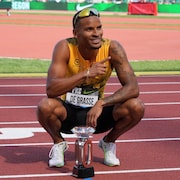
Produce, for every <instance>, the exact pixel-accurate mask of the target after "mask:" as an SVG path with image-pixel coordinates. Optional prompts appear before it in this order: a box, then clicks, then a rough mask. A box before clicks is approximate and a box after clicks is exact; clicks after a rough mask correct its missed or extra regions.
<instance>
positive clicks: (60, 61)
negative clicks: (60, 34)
mask: <svg viewBox="0 0 180 180" xmlns="http://www.w3.org/2000/svg"><path fill="white" fill-rule="evenodd" d="M68 61H69V48H68V45H67V41H66V40H62V41H60V42H58V43H57V44H56V46H55V47H54V50H53V56H52V62H51V65H50V67H49V70H48V77H47V87H46V91H47V95H48V97H51V98H53V97H57V96H60V95H62V94H64V93H66V92H67V91H69V90H71V89H72V88H74V87H75V86H77V85H79V84H81V83H82V82H84V81H85V80H86V76H87V71H83V72H80V73H78V74H76V75H74V76H72V77H69V78H66V77H65V75H66V69H67V64H68Z"/></svg>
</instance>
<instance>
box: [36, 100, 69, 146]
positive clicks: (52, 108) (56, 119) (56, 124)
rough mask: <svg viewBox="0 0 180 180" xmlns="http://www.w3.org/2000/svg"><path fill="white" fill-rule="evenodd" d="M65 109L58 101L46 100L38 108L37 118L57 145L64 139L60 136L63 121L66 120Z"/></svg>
mask: <svg viewBox="0 0 180 180" xmlns="http://www.w3.org/2000/svg"><path fill="white" fill-rule="evenodd" d="M66 116H67V112H66V109H65V107H64V106H63V105H62V104H61V102H59V101H58V100H56V99H51V98H44V99H42V101H41V102H40V103H39V105H38V108H37V117H38V121H39V123H40V124H41V125H42V127H43V128H44V129H45V130H46V131H47V132H48V133H49V135H50V136H51V137H52V139H53V141H54V143H55V144H57V143H59V142H62V141H63V140H64V139H63V138H62V136H61V135H60V128H61V126H62V124H61V121H63V120H64V119H66Z"/></svg>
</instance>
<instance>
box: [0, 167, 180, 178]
mask: <svg viewBox="0 0 180 180" xmlns="http://www.w3.org/2000/svg"><path fill="white" fill-rule="evenodd" d="M172 171H180V168H179V167H177V168H156V169H155V168H152V169H134V170H119V171H95V175H96V174H99V175H100V174H128V173H153V172H172ZM58 176H59V177H62V176H72V173H49V174H20V175H1V176H0V179H8V178H9V179H10V178H11V179H14V178H35V177H58Z"/></svg>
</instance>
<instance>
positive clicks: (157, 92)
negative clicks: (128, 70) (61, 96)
mask: <svg viewBox="0 0 180 180" xmlns="http://www.w3.org/2000/svg"><path fill="white" fill-rule="evenodd" d="M113 93H114V92H105V93H104V94H105V95H106V94H107V95H110V94H113ZM179 93H180V91H146V92H144V91H142V92H140V94H179ZM33 96H46V94H0V97H33Z"/></svg>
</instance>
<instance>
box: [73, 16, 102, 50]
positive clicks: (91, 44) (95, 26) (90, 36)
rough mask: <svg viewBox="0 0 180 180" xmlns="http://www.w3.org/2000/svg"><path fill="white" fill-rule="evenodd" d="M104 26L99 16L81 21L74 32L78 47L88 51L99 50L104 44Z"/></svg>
mask: <svg viewBox="0 0 180 180" xmlns="http://www.w3.org/2000/svg"><path fill="white" fill-rule="evenodd" d="M102 35H103V30H102V24H101V21H100V18H99V17H97V16H89V17H85V18H81V19H79V21H78V23H77V27H76V28H75V30H74V36H75V37H76V38H77V41H78V45H79V46H81V47H84V48H88V49H99V48H100V47H101V43H102Z"/></svg>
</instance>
